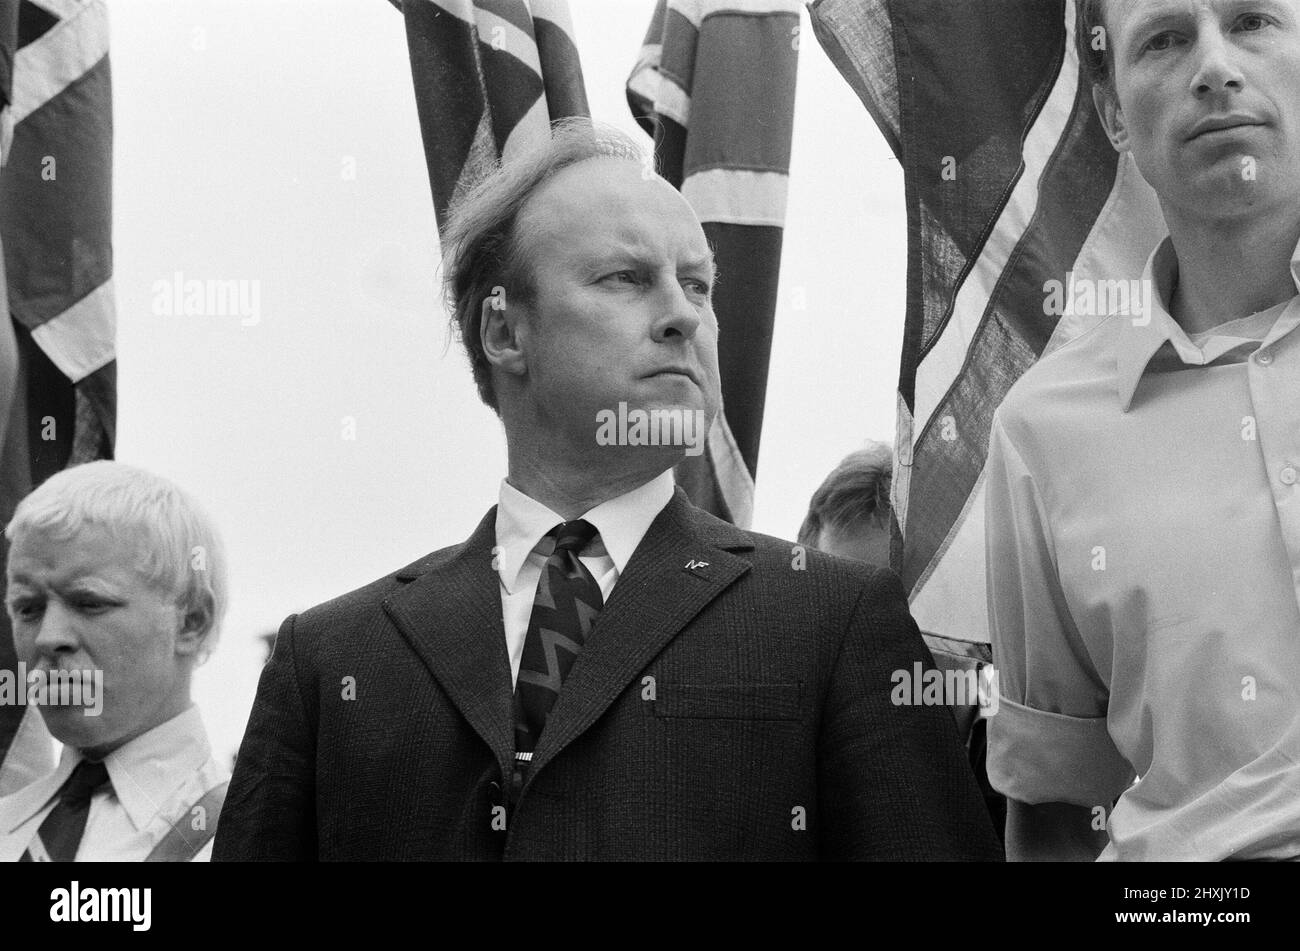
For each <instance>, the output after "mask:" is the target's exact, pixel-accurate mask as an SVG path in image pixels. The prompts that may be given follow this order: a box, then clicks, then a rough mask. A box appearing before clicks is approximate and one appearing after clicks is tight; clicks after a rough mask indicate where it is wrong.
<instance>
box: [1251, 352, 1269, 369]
mask: <svg viewBox="0 0 1300 951" xmlns="http://www.w3.org/2000/svg"><path fill="white" fill-rule="evenodd" d="M1255 362H1256V363H1258V364H1259V365H1260V366H1262V367H1266V366H1268V365H1269V364H1270V363H1272V362H1273V354H1271V353H1269V352H1268V351H1267V350H1264V351H1262V352H1260V353H1256V354H1255Z"/></svg>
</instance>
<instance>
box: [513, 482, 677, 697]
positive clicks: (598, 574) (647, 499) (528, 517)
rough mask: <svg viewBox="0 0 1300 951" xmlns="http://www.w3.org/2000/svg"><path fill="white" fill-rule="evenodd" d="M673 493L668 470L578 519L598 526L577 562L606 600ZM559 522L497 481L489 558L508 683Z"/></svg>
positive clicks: (516, 673)
mask: <svg viewBox="0 0 1300 951" xmlns="http://www.w3.org/2000/svg"><path fill="white" fill-rule="evenodd" d="M673 491H674V489H673V472H672V470H671V469H668V470H666V471H665V472H662V473H660V474H659V475H658V476H656V477H655V478H653V479H651V480H650V481H649V482H647V483H645V484H644V485H642V486H639V487H637V488H635V489H633V490H632V491H631V492H625V493H624V494H622V495H620V496H618V497H617V498H613V499H608V500H606V501H604V502H601V503H600V504H599V505H597V506H596V507H595V508H593V509H591V511H589V512H587V513H585V514H584V515H581V516H579V517H580V518H583V519H585V520H586V521H588V522H590V523H591V524H592V525H594V526H595V527H596V532H597V535H596V537H595V538H594V539H593V540H592V542H591V544H590V545H588V546H587V548H586V549H584V550H583V552H582V553H581V554H580V555H579V556H578V557H579V560H581V561H582V563H583V564H584V565H586V566H587V570H588V571H590V572H591V574H592V576H593V577H594V578H595V579H596V583H597V584H599V585H600V593H601V595H602V597H604V599H605V600H606V601H608V600H609V595H610V592H611V591H613V590H614V583H615V582H616V581H618V578H619V575H621V574H622V573H623V570H624V569H625V568H626V567H627V563H628V560H629V559H631V557H632V553H633V552H634V551H636V548H637V546H638V545H640V544H641V539H642V538H644V537H645V533H646V532H647V531H648V530H649V528H650V524H651V523H652V522H653V521H654V520H655V518H656V517H657V516H658V515H659V513H660V512H662V511H663V510H664V507H665V506H666V505H667V504H668V502H669V500H670V499H672V497H673ZM563 521H565V519H564V518H562V517H561V516H559V515H556V514H555V513H554V512H552V511H551V510H550V509H549V508H547V507H546V506H545V505H543V504H542V503H541V502H538V501H537V500H535V499H532V498H530V497H529V496H527V495H525V494H524V493H522V492H520V491H519V490H518V489H516V488H515V487H514V486H512V485H511V484H510V483H509V482H506V481H505V480H504V479H502V480H501V493H500V497H499V500H498V503H497V521H496V539H497V547H496V551H495V552H493V555H494V558H495V560H496V565H497V573H498V575H499V576H500V578H501V617H502V620H503V621H504V622H505V629H506V650H507V652H508V653H509V654H510V681H511V683H514V681H515V678H517V677H518V676H519V660H520V658H521V657H522V656H523V652H524V638H525V637H526V636H527V634H528V619H529V617H530V616H531V615H532V613H533V598H534V596H535V595H536V594H537V581H538V579H539V578H541V575H542V568H543V566H544V565H545V564H546V559H547V557H548V556H549V554H550V551H551V547H552V546H551V544H550V542H549V540H547V539H546V535H547V533H548V532H550V531H551V529H553V528H555V526H557V525H559V524H560V523H561V522H563Z"/></svg>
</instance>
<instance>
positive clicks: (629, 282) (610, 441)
mask: <svg viewBox="0 0 1300 951" xmlns="http://www.w3.org/2000/svg"><path fill="white" fill-rule="evenodd" d="M443 272H444V280H445V283H446V287H447V293H448V297H449V299H450V302H451V306H452V309H453V312H454V318H453V319H454V322H455V325H456V329H457V331H458V333H459V336H460V338H461V341H462V342H463V344H464V345H465V348H466V350H467V351H468V353H469V357H470V364H471V367H472V369H473V373H474V379H475V382H476V384H477V386H478V390H479V395H480V396H481V397H482V399H483V401H484V402H485V403H487V405H488V406H490V407H491V408H492V409H494V410H495V411H496V412H497V414H498V415H499V416H501V418H502V421H503V423H504V424H505V427H506V435H507V438H510V437H511V436H512V434H513V433H515V432H526V433H533V434H539V435H540V437H541V438H544V439H547V440H550V441H551V442H552V443H554V444H557V445H561V446H563V447H565V448H566V450H567V451H570V452H572V453H577V454H590V457H591V458H592V459H593V461H595V460H597V459H598V458H599V457H600V456H601V455H602V454H606V453H629V452H631V453H640V454H645V453H651V454H656V456H657V457H662V459H663V460H664V468H667V466H669V465H671V464H672V463H673V462H674V461H676V459H677V458H679V457H680V456H681V455H683V453H684V452H685V453H686V454H698V451H699V450H700V449H702V447H703V439H704V435H705V433H706V432H707V429H708V426H709V425H711V424H712V421H713V419H714V417H715V416H716V415H717V413H718V410H719V409H720V407H721V399H722V397H721V387H720V383H719V373H718V352H717V345H718V325H717V319H716V317H715V316H714V313H713V306H712V293H713V284H714V280H715V274H714V261H713V254H712V251H711V249H710V247H709V243H708V240H707V239H706V237H705V234H704V229H703V228H702V227H701V225H700V222H699V220H698V218H697V217H696V215H695V213H694V211H692V209H691V207H690V205H689V204H688V203H687V202H686V200H685V199H684V198H683V197H682V195H681V194H680V193H679V192H678V191H677V190H676V189H675V188H673V187H672V186H671V185H670V184H669V183H668V182H667V181H666V180H665V179H663V178H662V177H660V176H659V175H658V174H656V173H655V171H654V169H653V165H652V161H651V159H650V157H649V156H648V155H647V154H646V153H645V152H644V151H643V150H642V149H641V147H640V146H639V145H638V144H637V143H636V142H635V141H634V140H632V139H631V138H629V137H628V136H626V135H624V134H623V133H621V132H619V131H617V130H614V129H611V128H609V127H606V126H602V125H599V124H593V123H592V122H590V121H589V120H567V121H563V122H560V123H557V124H555V126H554V127H553V129H552V136H551V138H550V140H549V141H548V142H545V143H544V144H542V145H541V146H539V147H538V148H536V149H534V150H532V151H528V152H524V153H522V154H519V155H518V156H515V157H512V158H511V159H509V160H507V161H505V162H504V163H502V164H501V165H499V166H498V167H497V168H495V170H494V171H493V172H492V173H491V174H489V175H487V176H485V177H484V178H483V180H481V181H480V182H478V183H477V185H475V186H474V187H473V188H471V189H470V190H468V191H467V192H466V194H465V195H464V196H463V197H461V198H460V199H459V200H458V201H456V202H454V203H453V206H452V210H451V214H450V216H449V219H448V222H447V225H446V227H445V229H444V233H443ZM651 414H654V415H653V417H652V416H651ZM638 422H639V423H640V428H639V430H638V429H637V425H638ZM647 424H648V425H647ZM665 436H666V437H667V438H660V437H665ZM651 437H655V438H653V439H652V438H651Z"/></svg>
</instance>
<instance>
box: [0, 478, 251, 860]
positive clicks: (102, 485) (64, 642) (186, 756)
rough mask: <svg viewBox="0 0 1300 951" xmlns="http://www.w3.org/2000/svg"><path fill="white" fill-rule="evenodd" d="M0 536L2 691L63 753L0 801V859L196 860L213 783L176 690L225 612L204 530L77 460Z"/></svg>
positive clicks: (143, 484)
mask: <svg viewBox="0 0 1300 951" xmlns="http://www.w3.org/2000/svg"><path fill="white" fill-rule="evenodd" d="M5 534H6V536H7V537H8V539H9V540H10V543H11V544H10V549H9V560H8V566H7V577H8V591H7V604H6V607H7V609H8V611H9V616H10V618H11V620H12V622H13V630H14V641H15V644H16V646H17V652H18V659H19V663H20V671H22V673H23V676H22V677H21V678H19V680H18V682H17V684H16V685H15V686H16V689H17V691H18V692H19V693H20V694H21V696H22V697H23V698H24V700H25V701H26V702H36V703H39V709H40V712H41V715H42V717H43V718H44V720H45V724H46V726H47V727H48V728H49V730H50V733H51V734H53V736H54V737H55V738H56V739H58V740H59V741H60V742H61V743H63V755H62V757H61V759H60V761H59V764H58V766H57V768H56V769H55V770H54V772H52V773H50V774H49V775H48V776H45V777H43V778H41V779H38V780H37V781H35V782H33V783H32V784H31V785H29V786H27V787H26V788H24V789H22V790H20V791H18V792H16V793H14V794H13V795H10V796H7V797H5V798H3V799H0V861H20V862H32V861H35V862H71V861H78V862H87V861H92V862H93V861H142V860H143V861H190V860H200V861H202V860H206V859H207V858H208V856H209V855H210V853H211V849H212V841H211V839H212V835H213V834H214V832H215V831H216V825H217V818H218V814H219V812H220V809H221V798H222V795H223V794H224V791H225V780H226V777H225V775H224V772H223V770H222V768H221V767H220V766H219V765H218V764H217V762H216V761H215V760H214V759H213V757H212V752H211V749H210V747H209V745H208V738H207V734H206V732H205V731H204V728H203V723H202V720H201V719H200V718H199V713H198V710H197V708H196V707H195V706H194V704H193V701H192V700H191V699H190V684H191V679H192V676H193V671H194V667H195V665H196V664H197V663H199V661H200V660H201V659H202V658H204V657H205V656H206V655H207V653H208V652H210V651H211V650H212V648H213V646H214V644H215V640H216V637H217V632H218V630H219V627H220V623H221V617H222V613H223V611H224V608H225V601H226V581H225V561H224V557H225V556H224V553H223V550H222V547H221V541H220V539H219V537H218V535H217V532H216V529H215V527H214V526H213V524H212V522H211V521H210V520H209V518H208V517H207V515H206V514H204V512H203V510H202V509H201V508H200V507H199V506H198V504H197V503H196V502H195V501H194V500H193V499H192V498H191V497H190V496H189V495H188V494H187V493H185V492H183V491H182V490H181V489H179V488H178V487H177V486H175V485H174V484H172V483H171V482H169V481H167V480H165V479H162V478H160V477H159V476H156V475H154V474H152V473H150V472H146V471H144V470H143V469H138V468H135V467H133V466H127V465H123V464H121V463H117V462H91V463H87V464H86V465H81V466H75V467H73V468H71V469H67V470H65V471H63V472H60V473H58V474H56V475H54V476H52V477H50V478H49V479H48V480H46V481H45V482H44V483H42V484H41V486H40V487H39V488H37V489H36V490H35V491H34V492H32V493H31V494H30V495H28V496H27V497H26V498H25V499H23V501H22V502H20V503H19V505H18V508H17V510H16V511H15V512H14V517H13V520H12V521H11V522H10V523H9V526H8V527H7V528H6V529H5Z"/></svg>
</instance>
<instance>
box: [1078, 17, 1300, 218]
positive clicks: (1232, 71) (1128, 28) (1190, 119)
mask: <svg viewBox="0 0 1300 951" xmlns="http://www.w3.org/2000/svg"><path fill="white" fill-rule="evenodd" d="M1079 11H1080V15H1079V28H1078V34H1077V45H1078V50H1079V55H1080V58H1081V59H1082V60H1083V62H1084V64H1085V68H1086V70H1087V72H1088V75H1089V77H1090V79H1091V81H1092V93H1093V100H1094V102H1095V104H1096V107H1097V111H1098V114H1099V115H1100V117H1101V120H1102V124H1103V125H1104V126H1105V129H1106V133H1107V135H1108V136H1109V137H1110V140H1111V143H1112V144H1113V146H1114V147H1115V149H1116V150H1118V151H1120V152H1129V153H1131V154H1132V156H1133V159H1134V161H1135V162H1136V164H1137V167H1138V169H1139V170H1140V171H1141V172H1142V175H1143V177H1144V178H1145V179H1146V180H1147V181H1148V182H1149V183H1150V184H1151V186H1152V188H1153V189H1154V190H1155V191H1156V194H1157V195H1158V196H1159V198H1160V201H1161V205H1162V206H1163V207H1164V208H1165V213H1166V217H1167V218H1170V217H1171V216H1179V215H1184V216H1192V217H1200V218H1204V217H1206V216H1209V217H1211V218H1215V219H1225V220H1226V219H1231V218H1233V217H1238V218H1242V219H1245V218H1246V217H1247V216H1252V215H1258V214H1260V213H1261V212H1266V211H1270V210H1276V209H1281V210H1282V211H1283V212H1284V213H1288V212H1289V213H1293V214H1300V0H1080V5H1079Z"/></svg>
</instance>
